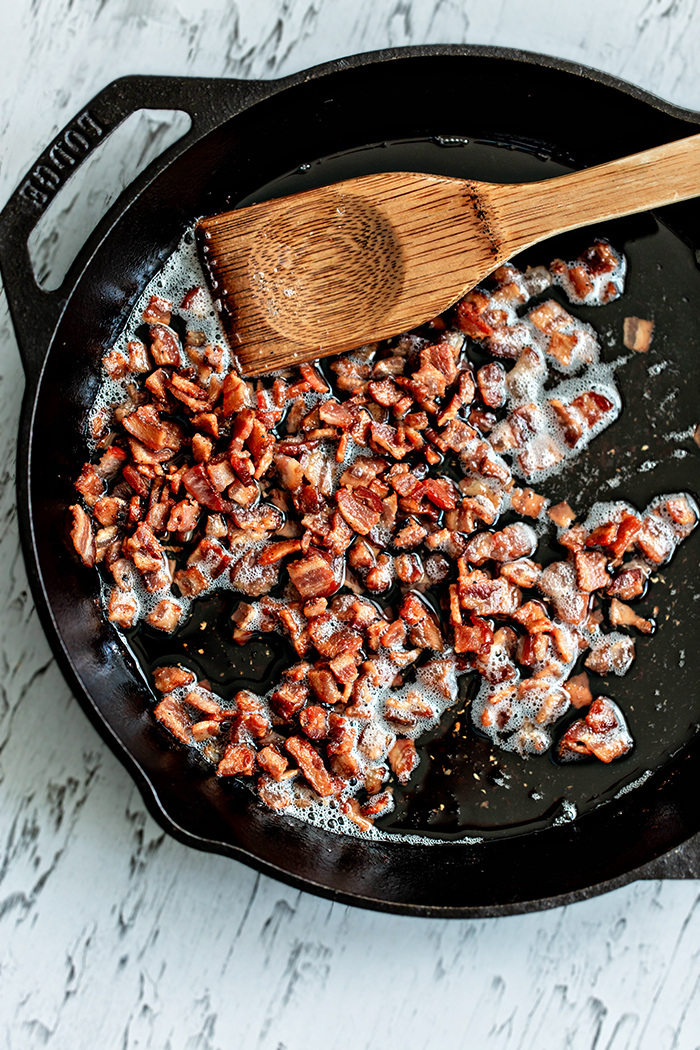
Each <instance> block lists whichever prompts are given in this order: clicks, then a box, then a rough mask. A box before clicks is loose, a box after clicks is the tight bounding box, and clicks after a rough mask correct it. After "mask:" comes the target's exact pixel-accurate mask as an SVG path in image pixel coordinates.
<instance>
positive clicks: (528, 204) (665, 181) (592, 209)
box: [493, 135, 700, 248]
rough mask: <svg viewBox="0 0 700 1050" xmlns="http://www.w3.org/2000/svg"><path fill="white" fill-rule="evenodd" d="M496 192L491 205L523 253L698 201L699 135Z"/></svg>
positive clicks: (510, 237)
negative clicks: (546, 241)
mask: <svg viewBox="0 0 700 1050" xmlns="http://www.w3.org/2000/svg"><path fill="white" fill-rule="evenodd" d="M499 190H502V191H503V192H502V194H501V193H499V194H498V195H497V198H496V199H494V202H493V203H494V205H495V206H496V208H497V210H498V215H499V219H500V220H501V222H502V224H503V226H502V228H503V231H504V233H505V235H506V237H507V239H508V241H510V240H511V239H512V240H513V244H514V246H517V247H518V248H524V247H526V246H527V245H530V244H533V243H535V242H537V241H540V240H542V239H543V238H544V237H546V236H550V235H553V234H556V233H563V232H565V231H566V230H573V229H577V228H578V227H579V226H588V225H590V224H591V223H594V222H604V221H606V220H608V219H618V218H621V217H622V216H624V215H634V214H636V213H638V212H642V211H648V210H650V209H652V208H661V207H663V206H664V205H666V204H674V203H675V202H677V201H683V200H688V199H689V198H690V197H696V196H700V135H691V136H690V137H689V138H685V139H679V140H678V141H676V142H668V143H665V144H664V145H663V146H656V147H655V148H654V149H649V150H645V151H644V152H643V153H635V154H633V155H632V156H630V157H623V158H622V159H620V160H613V161H610V162H609V163H606V164H598V165H596V167H594V168H586V169H585V170H584V171H576V172H573V173H572V174H571V175H563V176H560V177H559V178H555V179H549V180H545V181H543V182H536V183H528V184H525V185H523V184H521V185H519V186H517V187H515V186H503V187H499ZM514 190H515V191H516V192H515V193H514V192H513V191H514Z"/></svg>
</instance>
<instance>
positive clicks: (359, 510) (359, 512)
mask: <svg viewBox="0 0 700 1050" xmlns="http://www.w3.org/2000/svg"><path fill="white" fill-rule="evenodd" d="M355 493H356V495H353V492H352V491H351V490H350V489H339V490H338V492H337V493H336V497H335V498H336V502H337V504H338V509H339V511H340V513H341V514H342V515H343V517H344V518H345V520H346V522H347V523H348V525H349V526H350V527H351V528H353V529H354V530H355V532H359V533H360V535H362V536H366V535H367V533H369V532H371V531H372V529H373V528H374V526H375V525H376V524H377V522H378V521H379V519H380V518H381V516H382V515H381V506H382V505H381V500H377V498H376V497H375V500H377V502H378V503H379V509H377V507H376V506H375V505H374V501H368V500H367V499H362V498H361V497H360V498H359V499H358V498H357V496H358V495H359V494H360V493H369V495H373V494H372V493H370V492H369V489H364V488H356V489H355Z"/></svg>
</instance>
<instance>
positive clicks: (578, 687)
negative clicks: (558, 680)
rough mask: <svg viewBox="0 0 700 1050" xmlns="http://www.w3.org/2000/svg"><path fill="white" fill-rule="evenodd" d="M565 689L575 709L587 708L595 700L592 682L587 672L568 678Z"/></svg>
mask: <svg viewBox="0 0 700 1050" xmlns="http://www.w3.org/2000/svg"><path fill="white" fill-rule="evenodd" d="M564 689H566V691H567V693H568V694H569V700H570V701H571V703H572V705H573V706H574V707H587V706H588V705H589V704H590V703H591V702H592V700H593V694H592V693H591V686H590V681H589V678H588V675H587V674H586V672H585V671H582V672H581V674H576V675H573V676H572V677H571V678H568V679H567V680H566V681H565V682H564Z"/></svg>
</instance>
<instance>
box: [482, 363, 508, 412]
mask: <svg viewBox="0 0 700 1050" xmlns="http://www.w3.org/2000/svg"><path fill="white" fill-rule="evenodd" d="M476 383H477V386H478V388H479V393H480V394H481V400H482V401H483V402H484V404H485V405H486V406H487V407H488V408H502V407H503V405H504V404H505V401H506V370H505V368H504V367H503V365H502V364H501V363H500V361H491V362H490V363H489V364H487V365H482V366H481V368H479V369H478V370H477V373H476Z"/></svg>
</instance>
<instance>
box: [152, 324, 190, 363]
mask: <svg viewBox="0 0 700 1050" xmlns="http://www.w3.org/2000/svg"><path fill="white" fill-rule="evenodd" d="M150 333H151V356H152V357H153V360H154V361H155V363H156V365H158V366H161V367H162V366H163V365H175V367H176V368H179V367H180V365H181V364H182V352H181V350H180V340H179V339H178V337H177V335H176V333H175V332H174V331H173V330H172V328H168V326H167V325H164V324H154V325H152V326H151V329H150Z"/></svg>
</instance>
